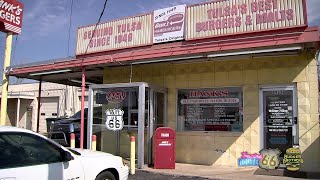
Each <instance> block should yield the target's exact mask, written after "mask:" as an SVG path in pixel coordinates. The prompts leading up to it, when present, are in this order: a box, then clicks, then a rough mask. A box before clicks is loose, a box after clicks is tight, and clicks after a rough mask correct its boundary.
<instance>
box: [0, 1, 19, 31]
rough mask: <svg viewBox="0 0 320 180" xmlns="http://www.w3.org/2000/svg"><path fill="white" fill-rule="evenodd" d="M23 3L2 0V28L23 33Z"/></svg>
mask: <svg viewBox="0 0 320 180" xmlns="http://www.w3.org/2000/svg"><path fill="white" fill-rule="evenodd" d="M22 15H23V4H22V3H20V2H18V1H15V0H0V30H1V31H4V32H12V33H14V34H21V27H22Z"/></svg>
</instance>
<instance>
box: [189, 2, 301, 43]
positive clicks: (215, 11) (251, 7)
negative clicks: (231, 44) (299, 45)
mask: <svg viewBox="0 0 320 180" xmlns="http://www.w3.org/2000/svg"><path fill="white" fill-rule="evenodd" d="M305 3H306V2H305V0H246V1H238V0H236V1H235V0H220V1H216V2H210V3H205V4H202V5H195V6H190V7H188V8H187V16H188V17H187V36H186V39H187V40H190V39H201V38H207V37H215V36H223V35H230V34H239V33H247V32H256V31H268V30H272V29H284V28H290V27H299V26H306V25H307V22H306V19H307V18H306V12H305V8H306V5H305Z"/></svg>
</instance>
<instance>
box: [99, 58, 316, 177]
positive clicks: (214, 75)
mask: <svg viewBox="0 0 320 180" xmlns="http://www.w3.org/2000/svg"><path fill="white" fill-rule="evenodd" d="M129 79H130V67H112V68H106V69H105V71H104V83H108V84H109V83H128V82H129ZM132 82H148V83H154V84H157V85H160V86H163V87H167V88H168V122H167V125H168V126H170V127H172V128H176V116H177V114H176V111H177V107H176V106H177V102H176V98H177V89H179V88H200V87H202V88H205V87H224V86H241V87H243V96H244V102H243V104H244V132H243V133H235V132H234V133H232V132H208V133H203V132H177V149H176V158H177V162H184V163H194V164H206V165H213V164H215V165H231V166H237V159H238V158H239V156H240V153H241V152H243V151H248V152H249V153H256V152H258V151H259V150H260V120H259V86H261V85H275V84H279V85H283V84H285V85H294V84H296V85H297V91H298V114H299V115H298V116H299V117H298V118H299V136H300V140H299V143H300V148H301V150H302V152H303V158H304V160H305V163H304V165H303V168H302V170H305V171H320V153H319V152H320V144H319V141H320V140H319V123H318V78H317V64H316V60H314V54H312V53H304V54H302V55H300V56H293V57H281V58H276V57H275V58H257V59H243V60H232V61H216V62H214V61H209V62H202V63H193V64H174V63H159V64H147V65H134V66H133V68H132Z"/></svg>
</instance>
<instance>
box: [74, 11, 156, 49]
mask: <svg viewBox="0 0 320 180" xmlns="http://www.w3.org/2000/svg"><path fill="white" fill-rule="evenodd" d="M90 40H91V42H90ZM151 41H152V15H151V14H146V15H141V16H135V17H130V18H126V19H121V20H115V21H111V22H106V23H101V24H98V26H97V28H95V25H91V26H86V27H80V28H79V29H78V36H77V50H76V55H83V54H89V53H97V52H103V51H110V50H115V49H123V48H129V47H136V46H143V45H149V44H152V42H151Z"/></svg>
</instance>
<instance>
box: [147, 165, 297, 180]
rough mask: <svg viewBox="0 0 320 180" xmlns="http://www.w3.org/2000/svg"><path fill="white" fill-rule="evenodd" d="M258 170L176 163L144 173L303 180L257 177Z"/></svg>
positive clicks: (288, 178)
mask: <svg viewBox="0 0 320 180" xmlns="http://www.w3.org/2000/svg"><path fill="white" fill-rule="evenodd" d="M257 169H258V168H255V167H243V168H242V167H241V168H235V167H227V166H204V165H193V164H182V163H176V168H175V169H154V168H150V167H145V168H144V169H143V171H149V172H154V173H161V174H170V175H183V176H196V177H204V178H209V179H221V180H230V179H246V180H251V179H259V180H271V179H272V180H275V179H277V180H278V179H279V180H298V179H301V178H290V177H282V176H266V175H255V174H254V172H255V171H256V170H257Z"/></svg>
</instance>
